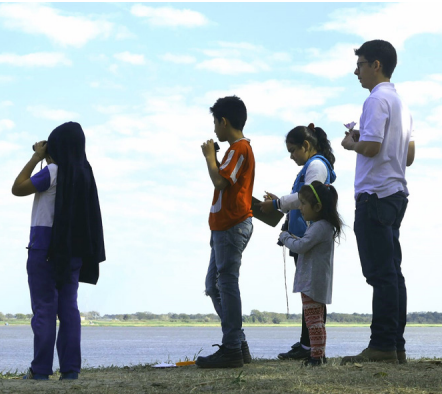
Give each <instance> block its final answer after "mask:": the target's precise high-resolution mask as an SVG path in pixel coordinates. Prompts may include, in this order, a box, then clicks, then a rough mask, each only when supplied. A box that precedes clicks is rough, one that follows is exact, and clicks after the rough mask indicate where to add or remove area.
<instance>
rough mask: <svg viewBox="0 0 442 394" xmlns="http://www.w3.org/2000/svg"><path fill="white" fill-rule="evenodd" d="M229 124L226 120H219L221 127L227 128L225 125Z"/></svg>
mask: <svg viewBox="0 0 442 394" xmlns="http://www.w3.org/2000/svg"><path fill="white" fill-rule="evenodd" d="M228 124H229V121H228V120H227V119H226V118H224V117H223V118H221V126H223V127H227V125H228Z"/></svg>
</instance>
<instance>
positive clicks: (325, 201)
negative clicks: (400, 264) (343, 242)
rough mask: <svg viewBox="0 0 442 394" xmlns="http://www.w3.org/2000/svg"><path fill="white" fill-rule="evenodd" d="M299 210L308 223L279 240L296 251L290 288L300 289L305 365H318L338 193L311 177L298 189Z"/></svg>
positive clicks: (328, 297)
mask: <svg viewBox="0 0 442 394" xmlns="http://www.w3.org/2000/svg"><path fill="white" fill-rule="evenodd" d="M298 195H299V201H300V203H301V207H300V211H301V213H302V216H303V218H304V220H306V221H307V222H309V226H308V228H307V230H306V232H305V234H304V236H303V237H296V236H295V235H292V234H290V233H289V232H287V231H283V232H282V233H281V235H280V236H279V241H280V242H281V243H282V244H283V245H285V246H287V247H288V248H289V249H290V250H291V251H292V252H295V253H298V254H299V260H298V265H297V267H296V274H295V283H294V286H293V291H294V292H295V293H301V299H302V311H303V315H304V316H305V321H306V324H307V328H308V332H309V336H310V344H311V354H310V356H309V357H308V358H307V360H305V362H304V364H305V365H311V366H318V365H321V364H324V363H325V362H327V359H326V358H325V343H326V337H327V336H326V331H325V321H324V311H325V304H331V299H332V287H333V255H334V244H335V239H336V238H339V237H340V234H341V228H342V220H341V217H340V216H339V213H338V211H337V204H338V193H337V192H336V190H335V188H334V187H333V186H331V185H324V184H323V183H321V182H318V181H314V182H312V183H310V184H309V185H304V186H303V187H302V188H301V190H300V191H299V193H298Z"/></svg>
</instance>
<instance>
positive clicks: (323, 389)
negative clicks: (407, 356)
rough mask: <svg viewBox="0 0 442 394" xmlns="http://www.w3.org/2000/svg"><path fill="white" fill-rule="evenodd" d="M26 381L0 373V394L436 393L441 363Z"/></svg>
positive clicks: (258, 365) (266, 366) (255, 366)
mask: <svg viewBox="0 0 442 394" xmlns="http://www.w3.org/2000/svg"><path fill="white" fill-rule="evenodd" d="M58 377H59V374H58V373H55V374H54V375H53V376H51V378H50V380H49V381H26V380H22V379H21V375H20V374H14V373H12V374H9V375H0V393H5V394H6V393H11V394H12V393H23V394H40V393H42V394H43V393H44V394H59V393H76V394H77V393H88V394H89V393H94V394H95V393H99V394H101V393H107V394H114V393H115V394H127V393H137V394H138V393H167V394H182V393H183V394H184V393H186V394H189V393H191V394H193V393H213V394H218V393H220V394H221V393H226V394H230V393H243V394H277V393H294V394H346V393H348V394H442V359H433V360H428V359H427V360H425V359H421V360H411V361H409V362H408V364H405V365H391V364H382V363H364V364H349V365H345V366H340V358H332V359H329V362H328V363H327V364H326V365H324V366H321V367H316V368H312V367H303V366H302V364H301V362H299V361H279V360H262V359H254V360H253V361H252V363H251V364H249V365H245V366H244V367H243V368H237V369H228V368H227V369H200V368H197V367H196V366H189V367H181V368H169V369H158V368H152V367H151V365H149V364H145V365H136V366H126V367H122V368H118V367H108V368H85V369H83V370H82V373H81V374H80V378H79V379H78V380H75V381H61V382H60V381H59V380H58Z"/></svg>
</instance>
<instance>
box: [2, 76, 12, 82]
mask: <svg viewBox="0 0 442 394" xmlns="http://www.w3.org/2000/svg"><path fill="white" fill-rule="evenodd" d="M13 80H14V77H12V76H10V75H0V83H8V82H12V81H13Z"/></svg>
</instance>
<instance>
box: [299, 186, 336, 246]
mask: <svg viewBox="0 0 442 394" xmlns="http://www.w3.org/2000/svg"><path fill="white" fill-rule="evenodd" d="M312 186H313V187H314V188H315V191H316V193H317V194H318V197H319V199H320V200H321V204H322V209H321V211H320V212H319V214H320V219H324V220H326V221H327V222H329V223H330V224H331V225H332V226H333V228H334V232H333V238H334V239H336V238H338V240H339V239H340V238H341V233H342V227H343V225H344V224H343V222H342V219H341V216H340V215H339V213H338V192H337V191H336V189H335V188H334V187H333V186H332V185H324V184H323V183H321V182H319V181H313V182H312ZM299 195H300V196H301V197H302V198H303V199H304V200H306V201H307V202H308V203H309V204H310V205H311V206H312V207H313V206H315V205H316V204H317V203H318V200H317V198H316V196H315V194H314V193H313V190H312V188H311V187H310V185H304V186H302V187H301V190H300V191H299Z"/></svg>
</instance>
